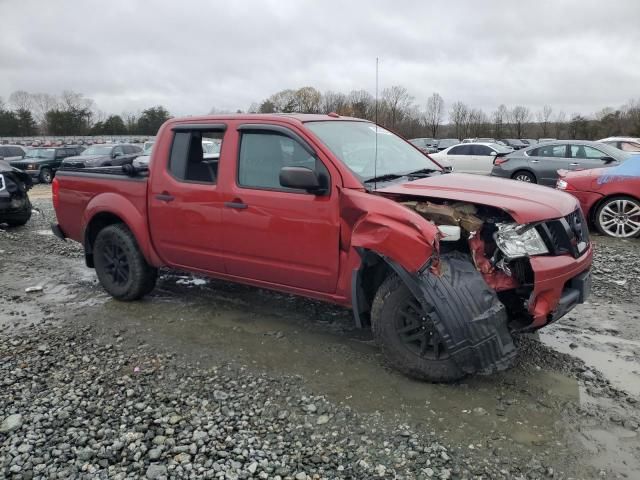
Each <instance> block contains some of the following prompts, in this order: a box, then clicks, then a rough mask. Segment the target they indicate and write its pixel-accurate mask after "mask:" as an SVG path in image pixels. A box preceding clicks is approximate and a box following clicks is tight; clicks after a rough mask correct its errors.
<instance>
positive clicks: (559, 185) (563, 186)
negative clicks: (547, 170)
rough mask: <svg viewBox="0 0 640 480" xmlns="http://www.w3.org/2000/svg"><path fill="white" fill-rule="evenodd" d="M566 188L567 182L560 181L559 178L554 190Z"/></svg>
mask: <svg viewBox="0 0 640 480" xmlns="http://www.w3.org/2000/svg"><path fill="white" fill-rule="evenodd" d="M568 186H569V184H568V183H567V181H566V180H562V179H561V178H559V179H558V181H557V182H556V188H557V189H558V190H566V189H567V187H568Z"/></svg>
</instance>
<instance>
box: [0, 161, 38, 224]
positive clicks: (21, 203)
mask: <svg viewBox="0 0 640 480" xmlns="http://www.w3.org/2000/svg"><path fill="white" fill-rule="evenodd" d="M31 185H32V183H31V177H30V176H29V175H28V174H26V173H25V172H23V171H22V170H18V169H17V168H13V167H12V166H11V165H9V163H7V162H5V161H3V160H0V223H6V224H7V225H9V226H11V227H15V226H19V225H24V224H25V223H27V222H28V221H29V219H30V218H31V202H30V201H29V195H28V194H27V191H28V190H29V189H30V188H31Z"/></svg>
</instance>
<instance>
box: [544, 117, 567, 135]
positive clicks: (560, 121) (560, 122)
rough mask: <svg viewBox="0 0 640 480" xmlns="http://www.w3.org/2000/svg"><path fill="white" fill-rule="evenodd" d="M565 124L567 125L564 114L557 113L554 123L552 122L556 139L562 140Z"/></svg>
mask: <svg viewBox="0 0 640 480" xmlns="http://www.w3.org/2000/svg"><path fill="white" fill-rule="evenodd" d="M566 123H567V115H566V113H564V112H558V115H556V121H555V122H554V127H555V135H556V138H562V130H563V129H564V128H565V126H566V125H565V124H566ZM543 138H544V137H543Z"/></svg>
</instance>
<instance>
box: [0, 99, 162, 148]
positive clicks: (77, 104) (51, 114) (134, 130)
mask: <svg viewBox="0 0 640 480" xmlns="http://www.w3.org/2000/svg"><path fill="white" fill-rule="evenodd" d="M169 118H171V115H170V113H169V111H168V110H167V109H166V108H164V107H163V106H160V105H159V106H154V107H150V108H147V109H145V110H142V111H141V112H124V113H123V114H122V115H115V114H110V115H107V114H105V113H104V112H103V111H101V110H99V109H98V108H97V107H96V105H95V102H94V101H93V100H92V99H90V98H86V97H85V96H84V95H82V94H80V93H77V92H73V91H70V90H65V91H63V92H62V93H61V94H60V95H50V94H47V93H29V92H26V91H24V90H18V91H15V92H13V93H12V94H11V95H10V96H9V98H8V102H7V103H5V102H4V101H3V100H2V98H0V136H8V137H14V136H15V137H30V136H35V135H53V136H57V135H60V136H65V135H155V134H156V132H157V131H158V128H160V125H162V124H163V123H164V122H165V121H166V120H168V119H169Z"/></svg>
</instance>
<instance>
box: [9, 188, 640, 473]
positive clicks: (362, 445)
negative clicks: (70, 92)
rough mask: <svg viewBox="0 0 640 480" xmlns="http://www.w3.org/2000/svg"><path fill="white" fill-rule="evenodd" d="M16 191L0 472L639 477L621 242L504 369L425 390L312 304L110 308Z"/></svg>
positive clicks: (187, 295) (630, 298)
mask: <svg viewBox="0 0 640 480" xmlns="http://www.w3.org/2000/svg"><path fill="white" fill-rule="evenodd" d="M31 196H32V199H33V204H34V207H35V208H36V209H37V210H38V212H37V213H35V214H34V217H33V219H32V221H31V222H30V223H29V224H28V225H27V226H26V227H23V228H17V229H12V230H3V229H1V228H0V285H2V289H1V290H0V421H2V420H5V422H4V423H3V424H2V426H0V477H3V476H6V477H7V478H55V477H57V478H69V477H83V476H84V477H86V478H95V477H105V478H106V477H113V478H125V477H126V476H127V475H130V476H134V477H136V476H141V475H145V474H146V475H147V477H149V478H164V477H166V476H169V477H170V476H175V477H178V478H252V477H255V478H282V479H284V478H295V479H298V480H300V479H306V478H372V477H379V478H505V479H507V478H508V479H511V478H640V473H639V472H640V440H639V438H638V435H639V433H640V430H639V423H640V404H639V403H638V402H640V327H639V326H638V324H639V322H640V308H639V307H638V303H637V298H638V291H639V285H640V282H638V276H639V275H640V260H639V259H638V255H637V251H638V245H640V244H638V243H637V242H634V241H612V240H610V239H606V238H602V237H595V243H596V247H597V250H596V263H595V270H594V277H595V281H594V293H593V295H592V297H591V298H590V301H589V303H588V304H586V305H584V306H581V307H580V308H578V309H576V310H575V311H573V312H572V313H571V314H570V315H569V316H568V317H566V318H564V319H563V320H561V321H560V323H558V324H556V325H554V326H552V327H549V328H548V329H546V330H544V331H543V332H541V333H540V335H539V336H521V337H519V338H518V343H519V344H520V352H521V353H520V356H519V360H518V363H517V365H516V366H515V367H514V368H513V369H511V370H509V371H507V372H504V373H502V374H498V375H493V376H488V377H475V378H471V379H468V380H466V381H464V382H461V383H459V384H456V385H432V384H426V383H420V382H415V381H412V380H409V379H407V378H405V377H403V376H401V375H399V374H397V373H396V372H394V371H392V370H390V369H389V368H387V367H386V366H385V365H384V362H383V360H382V358H381V357H380V354H379V352H378V350H377V349H376V348H375V346H374V344H373V343H372V341H371V336H370V335H369V332H366V331H364V332H363V331H358V330H355V329H354V328H353V324H352V317H351V314H350V312H348V311H345V310H342V309H339V308H334V307H332V306H327V305H325V304H320V303H316V302H311V301H308V300H304V299H300V298H295V297H291V296H288V295H281V294H277V293H272V292H268V291H264V290H260V289H256V288H249V287H242V286H235V285H230V284H226V283H223V282H217V281H213V280H208V279H203V278H197V277H193V276H191V275H184V274H180V273H176V272H165V273H164V274H163V275H162V278H161V280H160V281H159V284H158V288H157V289H156V290H155V291H154V293H153V294H152V295H151V296H149V297H148V298H147V299H145V300H144V301H141V302H135V303H120V302H117V301H114V300H112V299H110V298H109V297H107V296H106V294H105V293H104V292H103V291H102V289H101V288H100V287H99V285H98V284H97V281H96V278H95V274H94V272H93V271H92V270H90V269H87V268H86V267H84V262H83V258H82V252H81V250H80V248H79V246H78V245H76V244H74V243H69V242H67V243H63V242H61V241H59V240H57V239H56V238H55V237H53V236H52V235H50V232H49V230H48V224H49V223H50V222H51V221H52V219H53V212H52V207H51V203H50V192H49V189H48V187H46V186H37V187H36V188H35V189H34V190H33V191H32V195H31ZM34 286H35V287H41V290H39V289H36V290H38V291H35V292H30V293H27V292H26V291H25V289H26V288H28V287H34ZM7 417H10V418H9V419H8V420H6V419H7Z"/></svg>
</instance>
